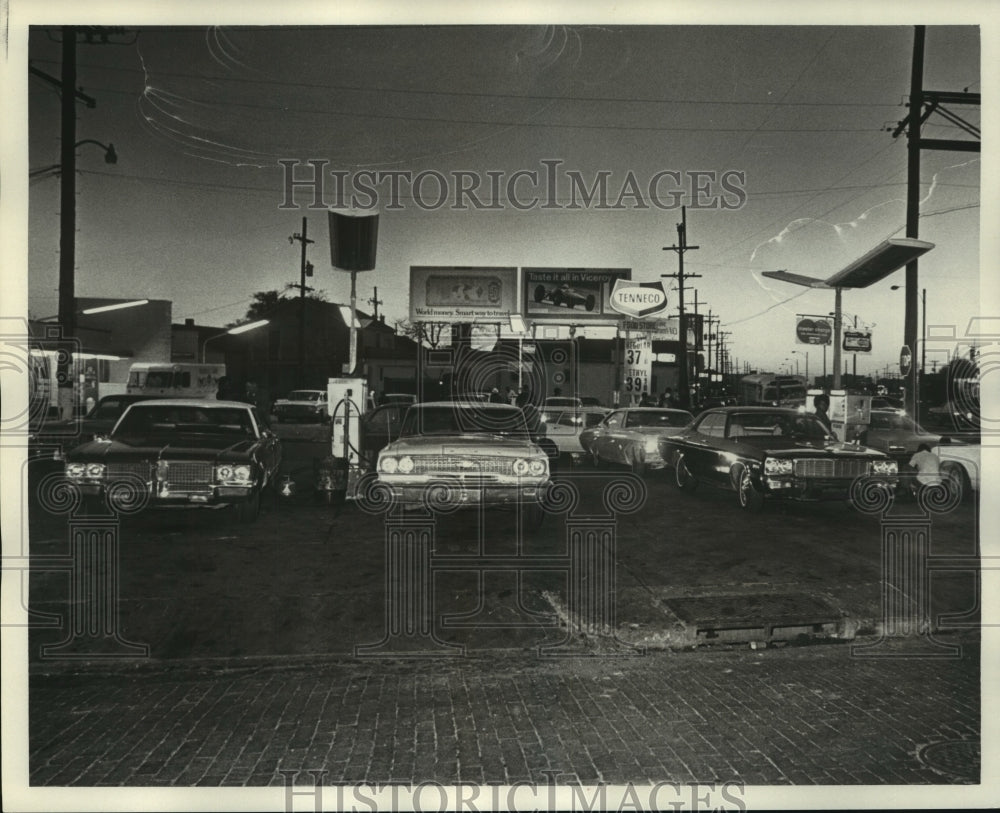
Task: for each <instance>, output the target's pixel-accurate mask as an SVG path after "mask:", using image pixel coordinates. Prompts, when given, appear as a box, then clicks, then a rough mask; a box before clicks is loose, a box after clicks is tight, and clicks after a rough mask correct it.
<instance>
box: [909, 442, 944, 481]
mask: <svg viewBox="0 0 1000 813" xmlns="http://www.w3.org/2000/svg"><path fill="white" fill-rule="evenodd" d="M909 466H910V468H912V469H916V470H917V488H923V487H924V486H933V485H937V484H938V483H940V482H941V460H940V459H939V458H938V456H937V455H936V454H934V452H932V451H931V447H930V446H929V445H928V444H926V443H921V444H920V445H919V446H918V447H917V453H916V454H915V455H913V457H911V458H910V463H909Z"/></svg>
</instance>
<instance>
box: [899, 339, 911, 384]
mask: <svg viewBox="0 0 1000 813" xmlns="http://www.w3.org/2000/svg"><path fill="white" fill-rule="evenodd" d="M912 363H913V354H912V353H910V348H909V347H907V346H906V345H905V344H904V345H903V347H902V348H901V349H900V351H899V374H900V375H901V376H908V375H909V374H910V365H911V364H912Z"/></svg>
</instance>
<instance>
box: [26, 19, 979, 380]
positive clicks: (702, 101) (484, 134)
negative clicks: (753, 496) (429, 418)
mask: <svg viewBox="0 0 1000 813" xmlns="http://www.w3.org/2000/svg"><path fill="white" fill-rule="evenodd" d="M918 5H919V4H918ZM15 6H16V4H15ZM187 8H191V7H190V6H188V7H187ZM844 8H845V9H846V8H850V7H849V6H845V7H844ZM307 11H308V9H307ZM139 16H140V17H141V16H142V15H139ZM533 16H538V15H533ZM572 16H573V15H571V14H567V15H566V18H567V19H572ZM980 16H982V15H980ZM110 18H111V19H101V22H102V23H108V22H112V21H114V19H115V15H113V14H112V15H110ZM118 18H119V19H118V22H122V23H123V22H125V21H126V20H134V19H135V17H124V16H122V15H121V14H119V15H118ZM32 19H33V20H34V21H36V22H38V24H37V25H35V26H33V27H32V28H31V30H30V33H29V32H27V31H26V32H25V34H26V46H27V48H26V50H27V55H28V58H29V59H30V63H31V65H32V66H33V67H35V68H37V69H39V70H42V71H44V72H46V73H49V74H51V75H54V76H58V75H59V71H60V64H61V56H60V45H59V42H58V39H59V36H60V34H59V30H58V28H57V27H54V25H53V20H54V21H55V22H59V21H60V18H59V17H52V16H51V15H49V17H48V18H42V19H40V20H39V19H38V18H32ZM62 19H63V20H64V19H65V17H64V18H62ZM158 19H159V18H154V20H151V21H150V22H147V23H144V24H139V25H137V24H134V23H133V24H132V25H129V26H128V27H126V28H124V30H122V31H121V32H120V33H118V34H116V35H114V36H112V37H111V40H112V41H111V42H109V43H107V44H91V45H88V44H81V45H80V46H79V47H78V56H77V63H78V82H79V85H80V86H81V87H82V88H83V90H84V91H85V92H86V93H87V94H88V95H91V96H93V97H94V98H95V99H96V100H97V105H96V107H94V108H93V109H87V108H85V107H83V106H82V105H81V106H80V107H79V108H78V121H77V138H78V139H95V140H98V141H101V142H113V143H114V145H115V149H116V151H117V154H118V162H117V164H114V165H108V164H105V163H104V161H103V157H102V151H101V150H100V149H98V148H96V147H94V146H93V145H84V146H83V147H81V148H80V150H79V152H78V161H77V168H78V179H77V242H76V265H77V273H76V293H77V296H95V297H102V296H108V297H125V298H132V297H135V298H150V299H169V300H171V301H172V302H173V319H174V321H175V322H181V321H183V320H184V319H185V318H193V319H195V320H196V321H197V322H198V323H199V324H206V325H223V324H227V323H231V322H233V321H235V320H237V319H239V318H241V317H242V316H243V314H244V313H245V311H246V308H247V306H248V304H249V302H250V300H251V297H252V295H253V293H254V292H255V291H260V290H267V289H276V288H277V289H281V288H283V287H285V286H286V285H287V284H289V283H296V282H298V279H299V262H300V245H299V243H297V242H293V241H290V240H289V237H290V236H292V235H293V234H295V233H300V232H301V231H302V219H303V218H304V217H305V218H307V229H308V236H309V237H310V238H311V239H314V240H315V243H314V244H312V245H311V246H310V247H309V260H310V261H311V262H312V263H313V265H314V267H315V269H316V272H315V276H314V277H313V279H312V280H311V282H312V284H313V285H314V286H315V287H316V288H317V289H319V290H321V291H322V292H323V293H324V294H325V295H326V297H327V298H328V299H329V300H331V301H340V302H345V301H347V300H348V297H349V283H348V275H347V274H345V273H343V272H341V271H336V270H334V269H332V267H331V264H330V250H329V238H328V227H327V214H326V209H327V208H328V207H329V206H331V205H336V204H337V191H338V187H337V182H336V180H335V177H336V176H335V175H333V174H331V173H340V176H339V177H344V178H349V179H351V180H352V181H355V180H359V181H360V182H361V183H363V182H364V178H365V177H366V176H365V175H364V173H366V172H368V173H378V172H381V173H383V177H384V178H385V177H388V176H386V175H385V173H399V174H397V175H396V176H395V177H397V178H400V181H399V183H400V194H399V196H398V198H397V199H395V200H394V199H393V198H392V196H391V195H390V192H391V190H390V187H389V183H388V181H385V182H383V184H382V185H381V186H379V187H378V190H377V191H378V195H377V196H372V195H365V194H360V195H359V196H358V197H357V198H356V199H355V200H353V201H352V200H350V199H349V198H348V199H346V200H345V201H344V203H345V204H350V203H352V202H353V203H354V204H356V207H355V208H358V209H360V208H365V207H369V206H374V209H372V210H373V211H378V212H379V216H380V223H379V242H378V262H377V266H376V269H375V270H374V271H370V272H364V273H362V274H359V279H358V297H359V307H361V308H363V309H367V310H370V309H371V303H370V302H369V301H368V300H369V299H370V298H373V297H374V290H375V288H376V287H377V289H378V299H379V300H381V303H380V305H379V310H380V312H382V313H384V314H385V315H386V317H387V319H388V320H389V321H390V322H392V321H394V320H396V319H402V318H406V316H407V315H408V291H407V280H408V269H409V267H410V266H414V265H421V266H424V265H445V266H455V265H458V266H535V267H537V266H552V267H593V268H623V267H624V268H631V269H632V278H633V279H634V280H639V281H654V280H658V279H660V275H661V274H673V273H676V272H677V270H678V255H677V253H676V252H674V251H670V250H664V249H665V247H666V248H668V247H671V246H674V245H676V243H677V239H678V234H677V224H678V223H679V222H680V220H681V216H682V214H681V209H680V208H679V204H683V205H685V206H686V207H687V208H686V222H687V241H688V244H689V245H690V246H692V247H693V246H697V248H696V249H694V248H692V250H689V251H688V252H687V253H686V254H685V255H684V268H685V272H686V273H689V274H692V275H699V276H697V277H692V278H691V279H689V280H688V281H687V283H686V285H687V287H688V289H689V290H688V291H687V297H686V301H687V308H688V310H691V309H692V308H693V306H694V300H695V294H694V292H693V291H694V290H696V291H697V299H698V310H699V311H700V312H702V313H706V312H708V311H711V313H712V315H714V316H718V317H719V319H720V322H721V325H722V330H724V331H727V332H728V333H729V336H728V341H729V342H730V343H731V345H730V347H731V352H732V355H733V356H734V357H735V358H736V359H738V360H739V361H740V364H741V365H742V364H743V363H747V364H749V365H750V366H751V367H755V368H760V369H769V370H780V369H786V370H793V368H794V367H796V365H797V366H798V369H799V371H800V372H803V373H804V372H805V367H806V364H807V356H806V355H805V354H806V352H808V354H809V355H808V365H809V372H810V374H811V375H816V374H818V373H820V372H822V365H823V354H822V352H821V350H820V349H819V348H816V347H813V348H811V349H810V348H807V347H806V346H804V345H799V344H796V342H795V321H796V316H797V315H799V314H808V315H822V314H828V313H829V312H830V311H832V310H833V305H834V296H833V292H832V291H812V290H809V289H806V288H800V287H797V286H793V285H789V284H787V283H783V282H778V281H774V280H768V279H765V278H763V277H762V276H761V272H763V271H768V270H778V269H786V270H789V271H793V272H796V273H801V274H809V275H812V276H817V277H827V276H830V275H831V274H832V273H834V272H836V271H838V270H840V269H841V268H843V267H844V266H845V265H847V264H848V263H850V262H851V261H852V260H854V259H856V258H857V257H859V256H861V255H862V254H864V253H865V252H867V251H868V250H869V249H871V248H873V247H874V246H875V245H877V244H878V243H880V242H881V241H882V240H884V239H886V238H889V237H901V236H904V235H905V196H906V160H907V158H906V153H907V148H906V143H905V137H899V138H893V136H892V133H891V132H890V130H892V129H894V128H895V127H896V125H897V123H898V122H899V121H900V119H902V118H903V117H904V116H905V115H906V112H907V108H906V107H905V102H906V99H907V95H908V92H909V86H910V72H911V59H912V49H913V38H914V32H913V27H912V25H911V24H910V22H911V21H906V20H905V19H898V18H892V17H890V18H888V20H887V21H886V24H878V25H843V23H855V22H864V20H865V18H864V17H856V16H855V17H851V16H849V15H846V14H843V15H841V16H840V18H839V19H837V18H836V17H828V18H826V19H825V20H824V21H823V22H830V23H840V24H830V25H825V24H824V25H795V24H765V25H746V24H737V23H729V22H727V18H726V17H725V16H723V15H720V16H719V17H718V19H716V20H713V22H716V23H718V24H713V25H701V24H698V25H683V26H681V25H676V24H670V23H672V22H674V21H675V20H680V19H682V18H677V17H672V18H665V19H661V18H652V20H651V21H650V20H649V18H646V17H639V18H633V17H629V16H625V15H623V14H621V13H619V14H617V15H616V14H612V13H607V12H606V13H605V14H604V15H603V16H601V15H598V17H597V18H588V19H581V20H580V21H579V22H567V23H566V24H559V25H552V24H543V23H541V22H540V21H536V20H533V19H528V20H527V22H524V23H522V24H502V25H498V24H494V23H496V22H497V20H492V21H490V23H486V24H479V25H472V26H465V25H418V26H413V25H384V24H379V23H384V22H385V19H384V18H379V17H378V16H377V15H375V16H373V17H372V19H371V22H370V23H369V22H368V20H367V18H364V17H362V18H360V19H355V20H353V23H354V24H352V25H348V26H336V25H331V24H325V25H322V26H318V27H315V26H310V25H306V24H305V23H307V22H311V21H314V20H319V21H321V22H324V23H330V22H336V20H331V19H330V18H329V17H326V18H319V17H316V18H313V17H310V15H309V14H308V13H306V14H304V15H297V16H294V17H287V18H283V17H282V16H278V15H277V14H275V13H274V12H272V13H271V17H270V18H264V21H267V22H271V23H273V24H272V25H269V26H263V27H259V26H250V25H247V24H246V21H245V19H244V17H242V16H240V15H231V24H229V25H208V24H204V23H203V22H201V21H200V20H199V15H198V14H197V13H191V14H190V15H188V16H185V15H183V14H182V15H175V16H174V17H171V18H166V19H167V20H168V21H170V22H173V23H175V24H174V25H172V26H161V25H153V24H151V23H152V22H153V21H157V20H158ZM391 19H394V20H395V19H397V18H391ZM456 19H457V18H456ZM542 19H546V18H544V17H543V18H542ZM547 19H548V21H549V22H551V19H552V17H549V18H547ZM636 19H638V20H639V22H641V24H636ZM732 19H734V20H737V22H742V21H741V20H740V18H738V17H736V16H735V15H733V16H732ZM778 19H779V20H781V21H788V23H794V22H795V20H796V19H797V18H796V17H795V16H794V15H793V14H784V15H782V16H781V17H779V18H778ZM921 19H924V20H926V19H931V20H932V21H933V20H934V19H936V18H935V16H934V15H931V16H930V17H928V16H926V15H925V16H923V17H921ZM944 19H945V20H955V21H957V22H959V23H961V24H958V25H946V24H940V25H929V27H928V30H927V37H926V54H925V66H924V86H925V87H926V88H928V89H934V90H948V91H964V90H968V91H970V92H975V93H978V92H982V85H981V78H982V75H983V71H982V68H981V64H980V60H981V56H982V53H981V50H982V49H981V41H980V38H981V32H980V29H979V28H977V26H976V25H974V24H973V23H974V22H975V21H976V19H977V18H976V15H975V14H974V13H973V14H970V15H967V16H966V17H965V18H963V15H961V14H953V15H950V16H947V17H945V18H944ZM189 20H190V24H185V23H187V22H188V21H189ZM448 20H449V18H448V17H447V15H444V16H440V17H438V18H435V22H448ZM247 21H249V22H254V23H256V22H260V21H261V18H259V17H253V18H250V19H249V20H247ZM500 21H501V22H502V21H503V19H502V18H501V20H500ZM698 21H699V20H697V19H696V20H695V22H698ZM45 22H49V23H50V24H48V25H44V24H42V23H45ZM78 22H82V23H85V22H87V19H86V17H84V18H82V19H80V20H78ZM213 22H216V20H213ZM513 22H515V23H520V22H521V21H520V19H519V18H517V17H515V18H513ZM686 22H687V21H686ZM178 24H182V25H178ZM20 81H21V84H18V85H15V87H18V88H20V89H21V90H22V91H23V93H24V98H25V100H26V102H27V114H26V116H25V120H24V122H23V124H24V125H25V126H26V143H27V148H28V165H29V167H30V168H31V169H37V168H40V167H45V166H48V165H51V164H55V163H58V161H59V132H60V130H59V96H58V94H57V92H56V91H55V89H54V88H52V87H51V86H50V85H49V84H47V83H46V82H44V81H42V80H40V79H37V78H34V77H31V78H28V77H27V76H25V77H24V78H23V80H20ZM951 109H952V110H953V112H955V113H958V114H959V115H961V116H963V117H964V118H965V119H966V120H967V121H969V122H970V123H971V124H973V125H975V126H977V127H978V126H979V125H980V119H981V114H980V111H979V110H978V108H975V107H962V108H957V107H953V108H951ZM924 134H925V136H927V137H932V138H963V139H970V138H971V136H969V135H967V134H965V133H963V132H962V131H961V130H959V129H958V128H957V127H956V126H955V125H954V124H952V123H951V122H949V121H948V120H946V119H945V118H943V117H941V116H939V115H935V116H932V117H931V118H930V119H928V121H927V122H926V124H925V128H924ZM281 161H285V162H292V166H293V169H292V172H293V173H294V174H295V177H296V178H302V177H304V176H309V175H310V174H311V173H312V171H313V170H312V165H310V164H309V162H310V161H313V162H323V163H321V164H319V165H320V166H321V167H322V169H323V171H324V172H325V173H326V174H325V175H324V179H325V180H324V186H323V192H322V195H321V198H322V200H321V201H320V204H321V205H320V206H319V207H317V208H310V204H313V203H315V200H314V196H313V194H312V192H310V190H308V189H304V190H303V189H299V190H297V192H296V193H295V195H294V200H288V199H287V195H286V188H285V187H286V181H287V178H288V172H289V170H288V168H287V166H283V165H282V164H280V163H279V162H281ZM982 171H983V166H982V161H981V158H980V155H979V154H978V153H972V152H946V151H924V152H923V154H922V156H921V205H920V214H921V217H920V224H919V229H920V232H919V236H920V239H923V240H927V241H929V242H932V243H934V244H935V248H934V249H933V250H932V251H931V252H930V253H928V254H927V255H925V257H924V258H922V259H921V260H920V265H919V267H920V287H921V288H922V289H926V292H927V293H926V298H927V313H926V322H927V326H928V332H929V333H930V334H931V335H935V336H957V337H958V338H957V339H955V340H948V341H938V342H936V343H929V344H928V349H929V352H928V365H929V366H930V365H931V363H932V361H937V360H938V359H941V360H944V359H946V358H947V356H948V355H949V354H950V353H951V352H954V350H955V348H956V346H960V345H962V344H963V343H964V340H963V339H962V337H963V336H964V335H965V333H966V331H967V329H968V325H969V321H970V319H972V318H973V317H975V316H976V315H978V314H979V313H980V310H981V296H980V282H981V278H980V266H981V264H980V238H981V234H980V222H981V218H982V211H981V208H980V187H981V183H980V178H981V174H982ZM359 173H361V176H360V179H359ZM528 173H536V177H537V178H538V182H537V183H533V182H532V180H531V176H530V175H529V174H528ZM552 174H554V176H555V183H554V185H553V183H551V182H549V178H550V177H551V175H552ZM418 177H419V178H421V182H420V186H419V189H418V192H419V194H417V195H414V194H413V188H412V182H411V181H410V180H409V179H415V178H418ZM602 177H603V178H605V180H606V188H607V190H608V192H607V201H606V204H605V205H598V204H597V202H596V201H593V200H592V201H591V202H590V203H589V204H586V203H581V197H580V196H579V195H578V196H577V197H576V203H577V205H576V206H575V207H574V206H572V205H571V204H572V203H573V202H574V198H573V195H574V193H579V191H580V187H579V184H581V183H582V184H583V185H584V187H586V188H588V189H589V188H590V187H592V186H593V185H594V183H595V182H596V181H597V180H598V179H600V178H602ZM574 178H575V179H576V181H577V183H578V186H577V187H576V188H575V189H574V187H573V185H572V182H573V179H574ZM463 179H464V180H463ZM655 179H658V181H656V180H655ZM441 180H443V181H444V186H443V187H442V185H441ZM461 183H465V184H466V185H467V187H468V185H469V184H472V183H476V184H478V187H477V188H476V195H477V196H478V199H479V200H481V201H482V202H483V206H481V207H480V208H478V209H477V208H476V206H475V205H473V203H472V198H470V197H469V196H465V197H464V198H463V197H462V195H461V194H460V192H459V191H458V190H459V187H460V185H461ZM491 183H492V184H494V185H495V186H496V189H497V191H498V195H497V196H496V197H497V200H496V203H495V205H493V206H489V207H487V204H490V202H491V201H492V197H491V188H492V187H491V186H490V184H491ZM369 185H371V184H370V182H369ZM651 186H652V191H651ZM28 194H29V197H28V200H29V210H28V214H29V217H28V242H27V251H26V257H27V274H26V275H25V276H26V288H27V303H26V307H27V310H28V311H29V312H30V313H31V315H33V316H36V317H42V316H48V315H52V314H54V313H56V311H57V310H58V300H57V291H58V265H59V181H58V178H57V176H54V175H50V176H43V177H41V178H38V179H35V180H33V182H32V183H31V184H30V185H29V187H28ZM373 198H375V199H373ZM535 198H537V202H535V201H534V199H535ZM460 203H464V204H465V205H464V207H463V208H459V204H460ZM8 273H9V272H8ZM664 281H665V282H666V283H667V284H668V286H669V285H674V284H675V282H674V281H673V280H670V279H668V280H664ZM903 282H904V279H903V272H902V271H899V272H897V273H895V274H893V275H892V276H890V277H889V278H887V279H885V280H883V281H882V282H880V283H877V284H875V285H873V286H872V287H870V288H868V289H864V290H857V291H846V292H845V294H844V301H843V308H844V311H845V314H846V316H845V319H846V320H847V321H848V322H850V323H852V324H853V322H854V320H855V319H856V320H857V324H858V325H859V326H860V327H866V328H870V329H871V330H872V336H873V345H874V349H873V352H872V353H871V354H870V355H859V356H858V360H857V366H858V372H859V373H871V372H873V371H883V370H886V369H888V370H889V371H894V370H896V369H898V359H899V349H900V345H901V344H902V341H903V319H904V308H903V300H904V296H903V291H902V290H895V291H894V290H892V288H891V286H893V285H900V286H902V285H903ZM289 293H290V295H292V294H294V291H290V292H289ZM676 298H677V293H676V291H675V292H672V293H671V294H670V301H671V307H672V308H673V307H675V305H676ZM828 364H831V365H832V352H831V353H830V354H829V357H828Z"/></svg>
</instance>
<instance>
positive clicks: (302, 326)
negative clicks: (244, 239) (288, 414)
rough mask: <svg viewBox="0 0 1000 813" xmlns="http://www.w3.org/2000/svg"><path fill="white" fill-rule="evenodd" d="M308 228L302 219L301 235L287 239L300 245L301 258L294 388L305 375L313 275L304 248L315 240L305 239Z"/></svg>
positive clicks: (301, 383)
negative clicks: (308, 299)
mask: <svg viewBox="0 0 1000 813" xmlns="http://www.w3.org/2000/svg"><path fill="white" fill-rule="evenodd" d="M308 227H309V221H308V220H307V219H306V218H302V233H301V234H299V233H298V232H296V233H295V234H293V235H292V236H291V237H289V238H288V242H289V244H290V245H294V244H295V241H296V240H298V241H299V242H300V243H301V244H302V258H301V260H300V261H299V285H298V289H299V380H298V382H297V384H296V386H299V387H302V386H304V385H305V381H304V378H305V373H306V290H310V291H311V290H312V288H308V289H307V287H306V277H311V276H312V274H313V267H312V263H310V262H309V261H308V260H306V248H307V247H308V246H309V244H310V243H314V242H316V241H315V240H310V239H309V238H308V237H307V233H308V232H307V230H308Z"/></svg>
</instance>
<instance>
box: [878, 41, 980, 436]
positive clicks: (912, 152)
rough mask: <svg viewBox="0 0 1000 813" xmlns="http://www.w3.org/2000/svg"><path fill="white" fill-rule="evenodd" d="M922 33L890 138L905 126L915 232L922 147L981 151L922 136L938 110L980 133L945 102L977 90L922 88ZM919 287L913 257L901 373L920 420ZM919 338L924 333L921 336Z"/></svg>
mask: <svg viewBox="0 0 1000 813" xmlns="http://www.w3.org/2000/svg"><path fill="white" fill-rule="evenodd" d="M925 35H926V28H925V26H922V25H918V26H914V30H913V63H912V66H911V71H910V103H909V112H908V113H907V116H906V118H905V119H903V120H902V121H900V122H899V123H898V125H897V126H896V129H895V130H893V132H892V137H893V138H897V137H898V136H899V134H900V133H902V132H903V130H906V140H907V154H906V155H907V161H906V236H907V237H913V238H917V237H919V231H920V229H919V218H920V198H921V195H922V191H921V189H920V151H921V150H922V149H925V150H949V151H959V152H980V151H981V150H980V147H981V145H980V141H979V140H976V141H971V140H962V139H939V138H922V137H921V135H920V126H921V125H922V124H923V123H924V122H925V121H926V120H927V119H928V118H929V117H930V116H931V114H933V113H937V114H938V115H940V116H941V117H942V118H944V119H946V120H947V121H948V122H949V123H951V124H953V125H957V126H958V127H959V128H961V129H962V130H964V131H965V132H966V133H968V134H969V135H971V136H973V137H975V138H976V139H981V138H982V133H981V132H980V129H979V128H978V127H976V126H975V125H973V124H970V123H969V122H967V121H965V119H963V118H962V117H961V116H959V115H957V114H956V113H954V112H953V111H951V110H949V109H947V108H945V107H944V106H943V105H944V104H957V105H973V106H977V107H978V106H979V105H980V103H981V98H980V94H978V93H968V92H967V91H962V92H961V93H956V92H948V91H931V90H924V84H923V81H924V80H923V73H924V40H925ZM919 289H920V280H919V275H918V266H917V261H916V260H911V261H910V262H908V263H907V264H906V304H905V307H906V315H905V321H904V323H903V344H904V345H906V347H908V348H909V350H910V358H911V361H910V369H909V372H908V373H907V374H906V376H905V384H904V386H905V388H906V402H905V407H906V409H907V411H908V412H909V413H910V414H911V415H913V416H914V419H919V414H918V408H919V403H920V401H919V395H918V387H919V380H920V379H919V377H918V375H917V365H916V363H915V362H914V361H913V360H914V359H916V355H917V347H916V342H917V321H918V319H919V315H918V312H917V297H918V294H919ZM921 338H923V337H921Z"/></svg>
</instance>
